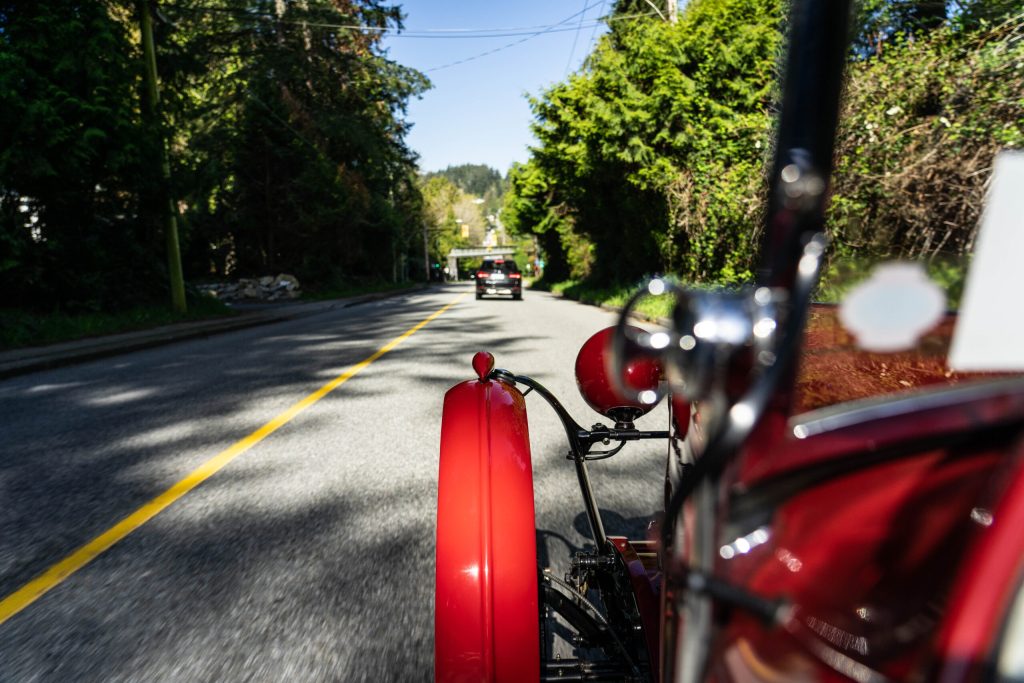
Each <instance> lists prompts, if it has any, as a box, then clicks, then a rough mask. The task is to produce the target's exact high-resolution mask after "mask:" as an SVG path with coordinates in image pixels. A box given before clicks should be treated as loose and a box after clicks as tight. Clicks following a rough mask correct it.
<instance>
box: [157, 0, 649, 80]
mask: <svg viewBox="0 0 1024 683" xmlns="http://www.w3.org/2000/svg"><path fill="white" fill-rule="evenodd" d="M605 4H607V0H594V2H590V3H588V4H585V5H584V7H583V9H582V10H580V11H579V12H575V13H573V14H571V15H569V16H568V17H566V18H564V19H562V20H561V21H559V22H557V23H554V24H544V25H540V26H518V27H505V28H486V29H475V28H429V29H416V30H406V29H400V28H398V27H395V26H370V25H366V24H343V23H332V22H321V21H307V20H301V19H285V18H283V17H279V16H277V15H276V14H274V13H272V12H253V11H249V10H245V9H240V8H233V7H210V6H206V7H188V6H184V5H178V4H173V3H163V4H162V5H161V6H162V7H165V8H169V9H172V10H180V11H182V12H188V13H193V14H213V15H219V16H230V17H231V18H232V19H237V20H243V21H250V22H258V23H268V24H274V25H287V26H299V27H302V28H325V29H337V30H349V31H364V32H368V33H377V34H379V35H381V36H387V37H389V38H412V39H419V38H425V39H450V38H462V39H465V38H479V39H486V38H509V37H518V36H522V37H521V38H520V39H519V40H515V41H512V42H510V43H507V44H505V45H501V46H499V47H496V48H493V49H490V50H485V51H484V52H480V53H478V54H474V55H471V56H469V57H465V58H463V59H459V60H456V61H453V62H448V63H447V64H441V65H440V66H435V67H431V68H429V69H424V71H425V72H428V73H429V72H434V71H441V70H442V69H448V68H450V67H453V66H458V65H460V64H465V63H467V62H472V61H474V60H477V59H481V58H483V57H487V56H489V55H492V54H495V53H496V52H501V51H502V50H507V49H509V48H511V47H515V46H517V45H520V44H522V43H525V42H526V41H528V40H532V39H533V38H536V37H538V36H542V35H546V34H549V33H564V32H566V31H576V34H577V35H576V38H577V39H578V38H579V32H580V30H581V29H583V28H592V29H593V32H592V33H591V41H593V36H594V33H596V32H597V29H598V28H599V27H600V26H601V25H602V24H603V23H610V22H612V21H623V20H627V19H638V18H643V17H650V16H653V15H654V13H653V12H647V13H642V14H630V15H621V16H614V17H608V19H606V20H605V21H601V20H594V21H591V22H584V16H585V15H586V13H587V12H588V11H590V10H591V9H593V8H594V7H596V6H598V5H601V8H602V10H601V11H603V9H604V6H605ZM577 17H579V22H578V24H577V25H576V26H566V24H568V23H569V22H571V21H572V20H573V19H576V18H577ZM573 42H574V47H573V52H575V42H576V41H575V39H574V41H573ZM571 60H572V57H571V56H570V61H571Z"/></svg>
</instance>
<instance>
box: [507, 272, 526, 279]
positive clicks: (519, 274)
mask: <svg viewBox="0 0 1024 683" xmlns="http://www.w3.org/2000/svg"><path fill="white" fill-rule="evenodd" d="M508 276H509V277H510V278H512V279H513V280H518V279H519V278H521V277H523V275H522V273H509V274H508Z"/></svg>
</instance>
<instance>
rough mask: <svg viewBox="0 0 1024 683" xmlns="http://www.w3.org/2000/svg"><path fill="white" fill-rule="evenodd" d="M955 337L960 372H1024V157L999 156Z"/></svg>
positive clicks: (953, 364) (954, 362)
mask: <svg viewBox="0 0 1024 683" xmlns="http://www.w3.org/2000/svg"><path fill="white" fill-rule="evenodd" d="M977 245H978V246H977V248H976V249H975V251H974V260H973V261H972V262H971V268H970V270H969V271H968V274H967V286H966V288H965V289H964V299H963V302H962V304H961V307H960V308H961V310H960V315H959V316H958V318H957V323H956V329H955V331H954V333H953V344H952V347H951V348H950V352H949V367H950V368H952V369H954V370H981V371H986V370H991V371H1020V370H1024V275H1022V272H1024V271H1022V268H1024V265H1022V264H1024V153H1021V152H1003V153H1001V154H1000V155H999V156H998V157H996V162H995V168H994V169H993V171H992V184H991V186H990V189H989V195H988V198H987V200H986V205H985V211H984V213H983V214H982V219H981V229H980V231H979V233H978V242H977Z"/></svg>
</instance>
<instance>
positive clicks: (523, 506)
mask: <svg viewBox="0 0 1024 683" xmlns="http://www.w3.org/2000/svg"><path fill="white" fill-rule="evenodd" d="M435 596H436V604H435V641H434V642H435V649H434V654H435V658H434V674H435V679H436V680H438V681H482V680H488V681H526V682H529V681H537V680H539V678H540V664H539V662H540V626H539V622H538V618H537V615H538V586H537V548H536V532H535V522H534V507H533V468H532V463H531V459H530V441H529V430H528V427H527V420H526V406H525V402H524V400H523V396H522V394H521V393H520V392H519V391H518V390H517V389H515V388H514V387H512V386H510V385H508V384H505V383H503V382H500V381H491V380H486V381H478V380H473V381H469V382H463V383H461V384H458V385H456V386H455V387H453V388H452V389H451V390H449V391H448V393H447V394H446V395H445V401H444V414H443V418H442V425H441V459H440V471H439V476H438V511H437V570H436V593H435Z"/></svg>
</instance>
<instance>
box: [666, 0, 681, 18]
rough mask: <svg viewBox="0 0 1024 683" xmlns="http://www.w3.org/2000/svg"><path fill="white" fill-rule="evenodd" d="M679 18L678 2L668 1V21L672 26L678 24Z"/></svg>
mask: <svg viewBox="0 0 1024 683" xmlns="http://www.w3.org/2000/svg"><path fill="white" fill-rule="evenodd" d="M678 18H679V7H678V4H677V0H668V21H669V23H671V24H674V23H676V19H678Z"/></svg>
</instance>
